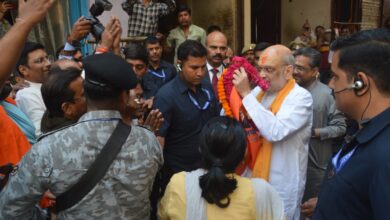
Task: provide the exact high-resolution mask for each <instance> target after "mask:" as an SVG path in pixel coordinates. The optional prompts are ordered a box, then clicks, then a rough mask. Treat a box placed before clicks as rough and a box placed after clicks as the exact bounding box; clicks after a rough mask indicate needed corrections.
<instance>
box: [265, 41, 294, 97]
mask: <svg viewBox="0 0 390 220" xmlns="http://www.w3.org/2000/svg"><path fill="white" fill-rule="evenodd" d="M294 63H295V60H294V56H293V55H292V52H291V50H290V49H288V48H287V47H286V46H283V45H273V46H270V47H268V48H267V49H265V50H264V52H263V53H262V54H261V56H260V60H259V62H258V65H259V68H260V69H261V72H260V74H261V76H263V77H264V78H265V79H266V80H267V81H268V82H269V83H270V88H269V91H270V92H278V91H280V90H281V89H282V88H283V87H284V86H285V84H286V83H287V81H288V80H289V79H291V78H292V73H293V70H294Z"/></svg>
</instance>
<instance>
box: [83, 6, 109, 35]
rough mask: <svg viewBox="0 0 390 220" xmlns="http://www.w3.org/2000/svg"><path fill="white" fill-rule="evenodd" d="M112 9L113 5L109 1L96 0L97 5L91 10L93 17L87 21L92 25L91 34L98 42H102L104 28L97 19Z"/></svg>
mask: <svg viewBox="0 0 390 220" xmlns="http://www.w3.org/2000/svg"><path fill="white" fill-rule="evenodd" d="M111 9H112V4H111V3H110V2H109V1H108V0H95V3H94V4H93V5H92V6H91V8H90V9H89V12H90V13H91V16H92V17H90V18H87V20H89V21H91V23H92V28H91V34H92V35H93V36H94V37H95V39H96V41H100V39H101V38H102V33H103V31H104V26H103V24H102V23H101V22H100V21H99V19H98V18H97V17H99V16H100V15H101V14H103V12H104V11H110V10H111Z"/></svg>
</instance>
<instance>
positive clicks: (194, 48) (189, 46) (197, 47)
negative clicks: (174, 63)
mask: <svg viewBox="0 0 390 220" xmlns="http://www.w3.org/2000/svg"><path fill="white" fill-rule="evenodd" d="M206 55H207V50H206V48H205V47H204V46H203V45H202V44H201V43H200V42H198V41H195V40H186V41H184V42H183V43H182V44H180V46H179V48H178V49H177V59H178V60H181V61H182V62H183V61H185V60H187V59H188V57H189V56H192V57H205V56H206Z"/></svg>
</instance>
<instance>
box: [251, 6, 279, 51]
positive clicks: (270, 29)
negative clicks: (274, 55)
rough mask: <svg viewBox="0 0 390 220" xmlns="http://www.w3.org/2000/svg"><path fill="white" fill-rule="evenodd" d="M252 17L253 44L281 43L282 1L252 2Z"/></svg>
mask: <svg viewBox="0 0 390 220" xmlns="http://www.w3.org/2000/svg"><path fill="white" fill-rule="evenodd" d="M251 15H252V16H251V30H252V36H251V40H252V42H253V43H259V42H262V41H265V42H269V43H272V44H276V43H280V41H281V0H274V1H267V0H251Z"/></svg>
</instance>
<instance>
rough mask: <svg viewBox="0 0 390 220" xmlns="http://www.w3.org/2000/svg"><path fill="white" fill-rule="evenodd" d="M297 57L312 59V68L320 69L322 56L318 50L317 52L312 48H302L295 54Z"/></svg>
mask: <svg viewBox="0 0 390 220" xmlns="http://www.w3.org/2000/svg"><path fill="white" fill-rule="evenodd" d="M297 56H304V57H307V58H309V59H310V63H309V65H310V67H311V68H315V67H317V68H320V65H321V59H322V56H321V53H320V52H319V51H318V50H315V49H313V48H310V47H302V48H299V49H298V50H296V51H295V52H294V57H297Z"/></svg>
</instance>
